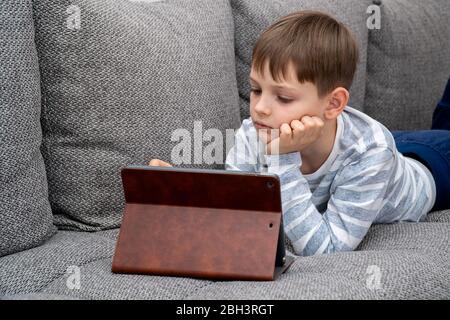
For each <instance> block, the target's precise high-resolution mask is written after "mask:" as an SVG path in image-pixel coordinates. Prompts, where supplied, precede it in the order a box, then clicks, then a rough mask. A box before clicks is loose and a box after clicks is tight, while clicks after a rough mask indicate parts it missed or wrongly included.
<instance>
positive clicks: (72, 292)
mask: <svg viewBox="0 0 450 320" xmlns="http://www.w3.org/2000/svg"><path fill="white" fill-rule="evenodd" d="M442 214H444V212H442ZM446 214H447V215H449V214H450V211H447V212H446ZM117 234H118V230H117V229H115V230H108V231H100V232H95V233H86V232H68V231H60V232H58V234H57V235H56V236H55V237H53V238H52V239H51V240H50V241H48V242H47V243H46V244H44V245H43V246H41V247H40V248H36V249H32V250H29V251H26V252H22V253H18V254H15V255H11V256H8V257H4V258H2V259H0V278H1V279H5V280H4V281H3V282H5V283H6V284H7V285H6V289H7V290H6V291H5V286H4V287H3V288H2V287H0V288H1V290H0V295H1V294H2V291H3V293H6V294H7V295H8V296H12V295H15V294H16V295H17V294H20V295H24V294H32V293H38V296H37V297H39V296H42V298H44V297H45V296H48V297H72V298H79V299H442V298H448V292H449V290H450V260H449V256H450V255H449V253H450V252H449V250H450V224H449V223H445V222H439V223H438V222H421V223H397V224H390V225H374V226H372V227H371V228H370V230H369V233H368V234H367V236H366V237H365V239H364V241H363V242H362V243H361V244H360V246H359V247H358V250H357V251H354V252H340V253H333V254H325V255H320V256H310V257H296V261H295V262H294V264H293V265H292V266H291V267H290V268H289V270H288V271H287V273H285V274H283V275H282V276H281V277H280V278H278V279H277V280H276V281H262V282H260V281H210V280H203V279H193V278H185V277H164V276H151V275H130V274H113V273H112V272H111V263H112V255H113V251H114V244H115V239H116V238H117ZM72 265H75V266H77V267H78V268H79V275H80V277H79V279H80V281H79V286H78V287H71V286H68V285H67V283H68V281H69V282H70V280H69V277H70V274H68V273H65V271H66V270H67V269H68V268H69V267H70V266H72ZM27 287H28V290H29V291H26V288H27ZM33 288H34V290H35V291H32V290H33ZM17 298H20V296H18V297H17ZM23 298H26V296H25V297H23Z"/></svg>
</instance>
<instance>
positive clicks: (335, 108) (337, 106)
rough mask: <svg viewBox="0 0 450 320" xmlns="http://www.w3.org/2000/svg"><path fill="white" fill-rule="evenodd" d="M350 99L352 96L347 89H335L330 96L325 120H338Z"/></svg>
mask: <svg viewBox="0 0 450 320" xmlns="http://www.w3.org/2000/svg"><path fill="white" fill-rule="evenodd" d="M349 97H350V94H349V92H348V91H347V89H345V88H343V87H338V88H336V89H334V90H333V91H332V92H331V93H330V94H329V95H328V99H327V100H328V105H327V107H326V109H325V112H324V117H325V119H327V120H331V119H335V118H337V117H338V116H339V115H340V114H341V112H342V111H343V110H344V108H345V106H346V105H347V103H348V99H349Z"/></svg>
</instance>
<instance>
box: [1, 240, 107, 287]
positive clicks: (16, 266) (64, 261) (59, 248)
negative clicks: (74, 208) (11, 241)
mask: <svg viewBox="0 0 450 320" xmlns="http://www.w3.org/2000/svg"><path fill="white" fill-rule="evenodd" d="M114 243H115V242H114V241H113V240H111V239H110V238H108V237H107V236H106V237H104V236H103V235H102V232H97V233H89V232H76V231H58V233H57V234H56V235H55V236H53V237H52V238H51V239H50V240H48V241H46V242H45V243H44V244H42V245H41V246H39V247H37V248H33V249H29V250H26V251H22V252H19V253H16V254H12V255H8V256H6V257H2V258H1V259H0V279H1V281H0V296H2V295H5V294H6V295H13V294H27V293H35V292H39V291H41V290H43V289H44V288H46V287H47V286H48V285H49V283H51V282H52V281H53V280H54V279H56V278H59V277H63V276H64V275H65V274H66V272H67V271H68V268H69V267H70V266H80V265H82V264H86V263H89V262H91V261H95V260H98V259H101V258H105V257H111V256H112V254H113V252H114Z"/></svg>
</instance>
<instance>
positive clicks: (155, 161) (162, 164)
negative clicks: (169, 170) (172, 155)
mask: <svg viewBox="0 0 450 320" xmlns="http://www.w3.org/2000/svg"><path fill="white" fill-rule="evenodd" d="M148 165H149V166H153V167H172V165H171V164H170V163H167V162H165V161H162V160H159V159H152V160H150V162H149V163H148Z"/></svg>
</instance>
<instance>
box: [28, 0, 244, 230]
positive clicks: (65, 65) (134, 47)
mask: <svg viewBox="0 0 450 320" xmlns="http://www.w3.org/2000/svg"><path fill="white" fill-rule="evenodd" d="M69 5H76V6H77V8H79V13H80V19H78V20H77V18H76V12H77V11H76V10H75V9H76V7H75V9H71V10H72V11H70V12H72V13H71V14H67V13H66V9H68V7H69ZM34 15H35V24H36V30H37V33H36V34H37V41H36V43H37V49H38V54H39V63H40V67H41V76H42V94H43V106H42V107H43V110H42V112H43V131H44V138H43V155H44V159H45V164H46V167H47V173H48V180H49V188H50V202H51V205H52V209H53V213H54V214H55V224H56V225H57V226H58V227H59V228H62V229H69V230H88V231H93V230H101V229H107V228H112V227H118V226H119V225H120V221H121V216H122V209H123V202H124V199H123V194H122V184H121V179H120V169H121V168H122V167H124V166H125V165H128V164H147V163H148V162H149V160H150V159H152V158H159V159H163V160H166V161H171V151H172V149H173V147H174V146H175V145H178V144H179V142H180V141H179V140H177V141H171V137H172V133H173V131H174V130H175V129H183V128H185V129H187V130H188V131H189V133H191V141H192V151H194V139H193V134H192V132H193V127H194V121H200V120H201V121H202V127H203V131H205V130H207V129H209V128H216V129H219V130H221V132H222V133H225V129H227V128H233V129H235V128H237V127H238V126H239V124H240V119H239V107H238V93H237V87H236V77H235V69H234V47H233V44H234V40H233V39H234V38H233V19H232V15H231V7H230V5H229V3H228V1H226V0H219V1H209V0H195V1H185V0H174V1H159V2H135V1H133V2H131V1H127V0H117V1H109V0H79V1H63V0H58V1H53V0H39V1H35V2H34ZM66 19H68V20H69V22H70V23H69V25H70V26H73V28H68V27H66V23H65V22H66ZM74 21H75V22H74ZM76 21H80V24H79V26H80V28H79V29H77V28H76V26H77V23H76ZM202 133H203V132H202ZM224 136H225V135H224ZM196 138H197V139H202V137H196ZM200 142H201V140H200ZM208 144H209V141H208V143H204V145H208ZM223 153H224V154H225V150H223ZM222 159H224V157H222ZM192 160H194V157H192ZM189 166H190V167H213V168H221V167H223V165H222V164H215V165H206V164H204V162H203V165H196V164H195V163H194V164H192V165H189Z"/></svg>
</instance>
